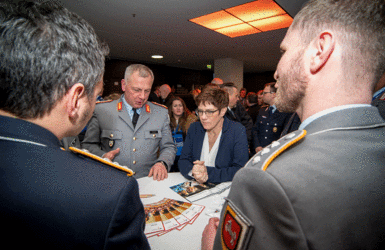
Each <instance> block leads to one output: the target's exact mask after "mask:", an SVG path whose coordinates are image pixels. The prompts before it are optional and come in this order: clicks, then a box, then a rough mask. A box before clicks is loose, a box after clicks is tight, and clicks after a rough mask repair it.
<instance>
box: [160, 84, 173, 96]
mask: <svg viewBox="0 0 385 250" xmlns="http://www.w3.org/2000/svg"><path fill="white" fill-rule="evenodd" d="M170 93H171V87H170V86H169V85H168V84H163V85H162V86H160V88H159V94H160V97H162V99H166V98H167V96H168V94H170Z"/></svg>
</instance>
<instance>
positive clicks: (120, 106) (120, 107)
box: [117, 102, 123, 112]
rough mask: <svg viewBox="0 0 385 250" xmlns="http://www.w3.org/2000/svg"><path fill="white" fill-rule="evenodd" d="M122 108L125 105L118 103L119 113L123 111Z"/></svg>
mask: <svg viewBox="0 0 385 250" xmlns="http://www.w3.org/2000/svg"><path fill="white" fill-rule="evenodd" d="M122 108H123V103H122V102H118V106H117V109H118V111H119V112H120V111H122Z"/></svg>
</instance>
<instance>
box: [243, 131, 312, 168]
mask: <svg viewBox="0 0 385 250" xmlns="http://www.w3.org/2000/svg"><path fill="white" fill-rule="evenodd" d="M306 133H307V132H306V130H296V131H294V132H291V133H290V134H287V135H286V136H284V137H282V138H280V139H279V140H278V141H274V142H272V143H271V144H270V145H268V146H266V147H264V148H263V149H262V150H261V151H259V152H258V153H257V154H255V155H254V156H253V157H252V158H251V159H250V160H249V162H248V163H247V164H246V167H247V166H250V165H251V166H258V167H259V166H261V169H262V170H263V171H266V169H267V168H268V167H269V165H270V163H271V162H272V161H273V160H274V159H275V158H277V157H278V155H280V154H281V153H282V152H284V151H285V150H287V149H288V148H290V147H291V146H293V145H294V144H296V143H297V142H299V141H301V140H302V139H303V138H304V137H305V136H306Z"/></svg>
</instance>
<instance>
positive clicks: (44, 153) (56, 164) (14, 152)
mask: <svg viewBox="0 0 385 250" xmlns="http://www.w3.org/2000/svg"><path fill="white" fill-rule="evenodd" d="M0 150H1V182H0V185H1V187H0V197H1V202H0V220H1V224H2V226H3V227H4V229H6V230H3V233H2V237H3V239H4V240H5V241H7V242H9V243H10V244H11V245H12V248H15V249H29V248H31V247H33V246H35V247H37V248H39V249H149V244H148V242H147V239H146V236H145V234H144V226H145V216H144V209H143V205H142V203H141V200H140V198H139V192H138V184H137V182H136V180H135V179H134V178H132V177H128V176H127V174H126V173H125V172H123V171H120V170H118V169H115V168H113V167H110V166H107V165H104V164H102V163H99V162H97V161H95V160H92V159H89V158H84V157H82V156H79V155H76V154H74V153H71V152H69V151H64V150H63V149H61V148H60V142H59V140H58V139H57V138H56V137H55V135H54V134H52V133H51V132H49V131H48V130H46V129H44V128H42V127H40V126H37V125H35V124H33V123H29V122H26V121H23V120H19V119H14V118H9V117H4V116H0Z"/></svg>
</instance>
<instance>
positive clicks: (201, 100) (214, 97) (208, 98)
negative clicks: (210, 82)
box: [195, 88, 229, 110]
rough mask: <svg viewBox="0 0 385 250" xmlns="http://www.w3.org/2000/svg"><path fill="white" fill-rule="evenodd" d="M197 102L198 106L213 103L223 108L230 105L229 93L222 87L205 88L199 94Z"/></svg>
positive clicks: (218, 107)
mask: <svg viewBox="0 0 385 250" xmlns="http://www.w3.org/2000/svg"><path fill="white" fill-rule="evenodd" d="M195 103H196V105H197V106H199V105H200V104H203V105H206V104H212V105H214V106H215V107H216V108H217V109H219V110H221V109H223V108H226V107H227V106H229V94H228V93H227V92H226V91H224V90H223V89H220V88H205V89H203V90H202V92H201V93H200V94H199V95H198V96H197V98H196V100H195Z"/></svg>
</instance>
